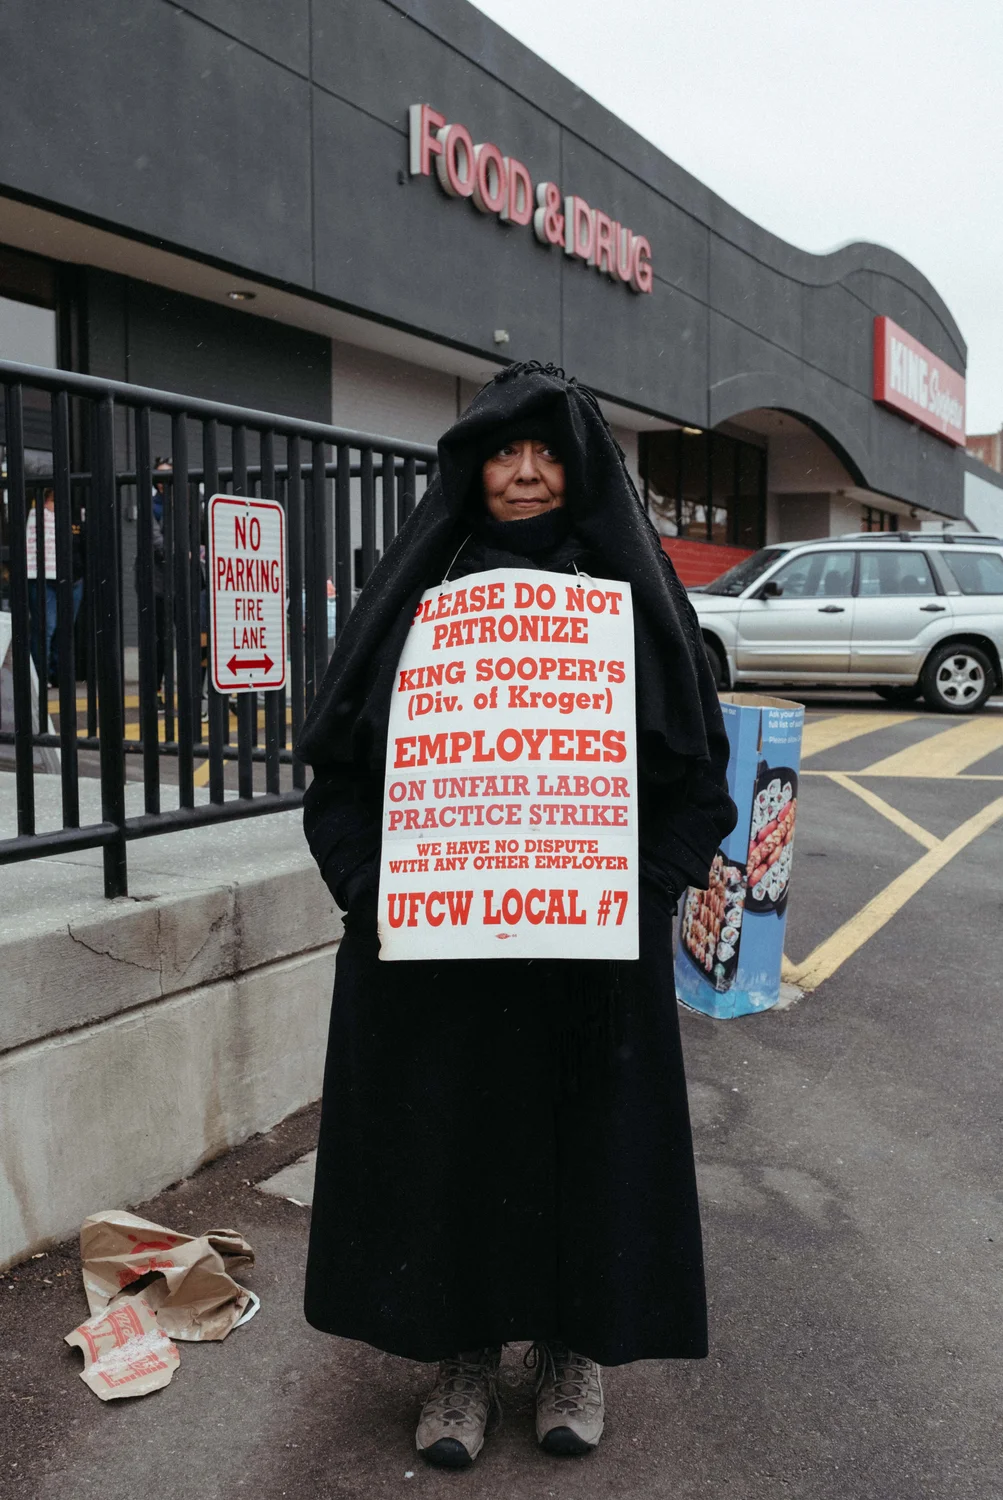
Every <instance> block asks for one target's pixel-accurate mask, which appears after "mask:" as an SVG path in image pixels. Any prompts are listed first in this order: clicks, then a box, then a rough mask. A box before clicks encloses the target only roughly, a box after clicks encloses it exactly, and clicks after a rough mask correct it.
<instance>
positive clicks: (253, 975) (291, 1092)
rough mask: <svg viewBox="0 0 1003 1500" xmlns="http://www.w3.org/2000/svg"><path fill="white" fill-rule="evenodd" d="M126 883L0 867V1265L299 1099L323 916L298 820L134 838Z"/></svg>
mask: <svg viewBox="0 0 1003 1500" xmlns="http://www.w3.org/2000/svg"><path fill="white" fill-rule="evenodd" d="M55 779H56V778H52V780H55ZM12 782H13V778H12V777H11V776H9V775H0V801H2V800H3V799H4V798H8V799H9V796H10V794H11V791H12V788H11V783H12ZM38 785H39V787H40V790H41V792H42V795H43V799H44V796H45V795H46V793H48V792H51V791H53V790H54V791H55V793H56V795H57V796H58V786H57V787H56V788H49V787H48V781H47V779H46V778H42V781H41V782H40V783H38ZM86 790H87V788H86V787H85V791H86ZM42 811H43V813H44V812H45V809H44V808H43V809H42ZM130 890H131V892H132V895H131V897H130V898H129V899H127V900H123V901H114V902H106V901H104V899H103V897H102V895H101V877H100V865H99V862H98V861H95V859H94V858H93V856H90V855H87V854H82V855H78V856H73V857H71V858H69V859H57V860H37V861H33V862H31V863H30V864H28V865H20V866H5V867H2V868H0V971H2V972H3V975H4V980H3V1000H4V1003H3V1006H2V1007H0V1267H3V1266H5V1265H9V1264H12V1263H13V1262H16V1261H18V1260H20V1259H23V1258H24V1257H25V1256H26V1255H28V1254H30V1253H31V1252H32V1251H33V1250H34V1249H36V1248H38V1247H39V1246H40V1245H43V1244H45V1243H46V1241H49V1240H52V1239H57V1238H62V1237H64V1236H66V1235H70V1234H73V1233H74V1232H75V1231H76V1230H77V1229H78V1228H79V1225H80V1222H81V1220H82V1219H83V1218H84V1217H85V1216H86V1215H87V1214H89V1213H93V1212H95V1211H96V1210H97V1209H100V1208H110V1207H116V1206H117V1207H121V1206H124V1205H126V1204H129V1203H135V1202H139V1201H141V1200H142V1199H144V1198H147V1197H149V1196H151V1195H152V1194H153V1193H156V1192H158V1191H159V1190H160V1189H161V1188H163V1187H165V1186H166V1185H168V1184H169V1183H171V1182H174V1181H176V1180H178V1179H179V1178H181V1177H185V1176H187V1175H188V1174H190V1173H191V1172H192V1171H194V1170H195V1168H196V1167H197V1166H199V1165H200V1163H202V1162H204V1161H206V1160H209V1159H210V1158H211V1157H213V1156H215V1155H218V1154H219V1153H220V1152H222V1151H225V1150H227V1149H228V1148H230V1147H231V1146H234V1145H236V1144H238V1143H239V1142H240V1141H243V1140H246V1139H247V1138H248V1136H250V1135H253V1134H254V1133H255V1132H257V1131H261V1130H267V1129H269V1128H270V1127H271V1126H272V1125H274V1124H275V1123H276V1122H277V1121H278V1120H281V1119H282V1118H283V1117H284V1116H285V1115H287V1114H289V1113H291V1112H292V1111H293V1110H296V1109H299V1108H301V1107H302V1106H303V1105H305V1104H307V1103H309V1102H310V1101H311V1100H313V1099H316V1098H317V1097H318V1096H319V1093H320V1088H321V1082H322V1069H323V1060H324V1048H325V1037H326V1030H327V1017H328V1012H329V1008H330V1000H331V986H332V979H333V972H334V962H335V955H336V952H337V945H338V942H339V940H340V934H341V924H340V918H339V916H338V914H337V911H336V908H335V906H334V903H333V901H332V899H331V897H330V895H329V894H328V892H327V890H326V888H325V886H324V885H323V883H322V881H321V879H320V877H319V875H318V874H317V871H316V868H315V866H314V864H313V861H312V860H311V859H310V857H309V855H308V854H307V853H306V851H305V846H304V843H303V838H302V833H301V831H300V816H299V814H298V813H288V814H280V815H278V816H276V817H268V818H258V819H254V820H252V821H251V822H245V823H239V824H230V825H228V827H227V830H226V837H225V838H221V837H220V835H219V831H218V830H214V829H208V828H207V829H201V830H193V831H191V832H188V833H182V834H172V835H170V836H166V837H163V838H158V839H151V840H148V841H146V842H145V844H144V845H143V846H137V845H135V844H134V845H132V846H131V850H130Z"/></svg>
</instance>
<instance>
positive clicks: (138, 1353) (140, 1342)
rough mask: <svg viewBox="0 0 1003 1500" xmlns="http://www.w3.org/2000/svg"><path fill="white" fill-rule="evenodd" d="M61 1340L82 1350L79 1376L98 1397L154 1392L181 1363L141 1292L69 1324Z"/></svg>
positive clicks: (173, 1346) (103, 1399)
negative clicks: (69, 1330)
mask: <svg viewBox="0 0 1003 1500" xmlns="http://www.w3.org/2000/svg"><path fill="white" fill-rule="evenodd" d="M66 1342H67V1343H68V1344H73V1345H75V1346H76V1347H77V1348H78V1349H80V1350H82V1351H83V1356H84V1368H83V1369H82V1370H81V1372H80V1378H81V1380H83V1381H84V1382H85V1383H86V1384H87V1385H89V1386H90V1388H91V1390H92V1391H93V1392H94V1394H95V1396H100V1397H101V1400H102V1401H115V1400H117V1399H118V1398H119V1397H121V1396H146V1395H148V1394H149V1392H150V1391H159V1390H160V1388H161V1386H165V1385H168V1384H169V1383H170V1380H171V1376H172V1375H173V1374H174V1371H175V1370H176V1369H177V1368H178V1365H179V1364H180V1363H181V1356H180V1355H179V1354H178V1348H177V1345H176V1344H173V1343H172V1342H171V1340H170V1339H169V1338H168V1337H167V1335H166V1334H165V1333H164V1332H163V1331H162V1330H161V1329H160V1328H158V1326H157V1315H156V1313H155V1312H154V1310H153V1308H152V1307H151V1306H150V1304H149V1303H148V1302H147V1301H146V1300H145V1298H143V1297H122V1298H121V1299H120V1300H119V1301H117V1302H116V1303H115V1305H114V1307H109V1308H107V1309H106V1310H105V1311H104V1312H100V1313H98V1315H97V1317H94V1318H88V1319H87V1322H86V1323H81V1325H80V1327H79V1328H74V1330H73V1332H72V1333H68V1334H67V1335H66Z"/></svg>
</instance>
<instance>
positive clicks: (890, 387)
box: [874, 317, 965, 448]
mask: <svg viewBox="0 0 1003 1500" xmlns="http://www.w3.org/2000/svg"><path fill="white" fill-rule="evenodd" d="M874 399H875V401H880V403H881V405H882V406H888V407H891V409H892V410H893V411H897V412H898V413H899V414H900V415H901V416H904V417H909V418H910V419H911V420H912V421H913V422H918V423H919V424H920V426H921V427H927V428H929V430H930V431H931V432H935V433H936V434H937V436H938V437H942V438H946V439H947V441H948V442H949V443H956V444H957V446H958V447H959V448H961V447H964V443H965V377H964V376H963V375H959V374H958V372H957V370H952V369H951V366H950V365H949V364H945V362H944V361H943V360H942V359H939V358H938V357H937V355H936V354H933V353H931V351H930V350H929V349H927V348H925V347H924V345H923V344H921V343H920V342H919V340H918V339H914V338H913V336H912V334H911V333H906V331H905V329H904V328H900V327H899V325H898V324H897V323H893V322H892V320H891V318H886V317H877V318H875V319H874Z"/></svg>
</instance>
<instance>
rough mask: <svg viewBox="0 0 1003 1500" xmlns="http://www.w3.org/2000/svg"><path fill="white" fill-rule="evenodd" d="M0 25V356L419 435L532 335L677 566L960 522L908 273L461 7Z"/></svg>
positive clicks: (214, 6)
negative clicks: (621, 452)
mask: <svg viewBox="0 0 1003 1500" xmlns="http://www.w3.org/2000/svg"><path fill="white" fill-rule="evenodd" d="M0 47H2V54H3V56H4V60H5V63H4V87H3V89H2V90H0V358H15V359H22V360H28V361H30V362H35V363H42V364H51V363H53V361H56V362H58V363H59V364H60V365H61V366H63V367H66V368H70V369H76V370H83V371H86V372H89V373H92V374H97V375H105V376H113V377H116V378H119V379H125V380H129V381H132V382H135V383H139V384H144V385H152V386H157V387H161V388H167V389H172V390H180V391H184V392H190V393H193V394H197V395H201V396H208V397H216V398H220V399H225V400H227V401H230V402H236V403H241V404H245V405H250V406H255V407H260V408H265V409H270V410H276V411H283V412H291V413H295V414H296V415H300V416H305V417H311V418H321V419H325V420H326V419H331V420H333V421H335V422H336V423H338V424H340V425H343V426H351V427H355V428H359V429H362V430H365V431H369V432H381V433H386V434H390V435H393V436H398V437H406V438H411V439H420V440H425V441H434V439H435V438H436V437H437V436H438V435H439V433H440V432H441V431H442V430H443V429H444V428H445V427H446V426H447V425H448V424H449V422H451V421H452V419H453V418H454V417H455V416H456V415H457V413H458V411H460V410H461V409H462V407H463V406H464V405H465V404H466V402H467V400H468V399H469V398H470V396H471V395H472V394H473V392H474V390H475V389H476V388H477V386H478V384H480V383H481V382H483V381H484V380H485V379H487V378H489V377H490V375H491V374H492V373H494V371H495V370H496V369H497V368H498V367H499V365H500V364H501V363H503V362H505V361H508V360H522V359H532V358H536V359H540V360H542V361H547V360H553V361H555V362H556V363H558V364H560V365H562V366H564V367H565V368H566V369H567V370H568V372H569V373H573V374H575V375H577V376H578V378H579V379H581V380H582V381H583V382H586V383H587V384H589V385H591V386H593V387H594V388H595V389H596V390H597V391H598V392H599V393H600V394H601V396H602V398H603V400H604V403H605V407H606V410H607V413H608V416H609V419H610V421H611V423H612V424H613V426H614V429H615V431H616V432H617V435H618V437H619V440H620V442H621V444H622V446H623V447H624V449H625V451H626V453H627V456H628V461H629V463H630V465H631V467H632V469H633V471H634V473H635V475H636V477H637V481H638V485H639V488H640V489H641V491H642V493H643V494H644V496H645V499H646V503H647V504H648V506H649V508H650V511H651V514H652V516H653V518H654V519H655V522H656V524H657V525H658V527H659V530H660V531H661V532H662V534H663V536H664V537H665V545H666V549H667V550H668V551H670V553H672V555H674V556H675V557H676V559H677V563H678V565H679V567H680V570H681V571H682V572H683V575H684V577H686V578H687V579H688V580H689V581H692V582H699V581H704V580H705V579H707V578H709V577H713V576H714V575H715V574H716V573H717V572H720V571H721V570H722V568H723V567H725V566H727V565H728V564H729V563H730V562H731V561H732V560H734V559H735V558H736V557H737V556H741V555H742V554H743V553H744V552H745V551H747V550H748V549H750V548H753V547H756V546H758V545H761V544H762V543H763V542H764V541H767V540H775V539H785V538H800V537H807V536H815V535H820V534H821V535H827V534H833V533H839V532H847V531H859V530H865V529H887V528H894V527H896V526H899V525H902V524H906V525H910V524H911V525H912V526H917V525H920V524H923V523H933V524H938V525H939V524H944V523H946V524H953V525H962V526H963V525H965V521H964V515H965V511H964V473H965V470H964V370H965V359H966V350H965V344H964V341H963V339H962V337H961V334H960V332H959V330H958V328H957V325H956V324H955V322H954V319H953V318H952V317H951V314H950V312H949V311H948V309H947V307H946V306H945V304H944V302H943V300H942V299H941V297H940V296H939V295H938V293H937V291H936V290H935V289H934V287H933V286H931V285H930V283H929V282H928V281H927V280H926V278H925V277H924V276H923V275H922V273H921V272H920V271H919V270H917V269H916V268H915V267H913V266H912V265H910V264H909V263H908V262H907V261H905V260H904V259H902V257H901V256H899V255H896V254H894V253H893V252H891V251H889V250H886V249H883V248H880V247H878V246H875V245H869V244H852V245H848V246H845V247H843V248H841V249H839V250H837V251H834V252H833V253H832V254H829V255H824V256H816V255H811V254H808V253H806V252H804V251H801V250H798V249H795V248H794V247H792V246H790V245H788V244H785V243H784V242H782V241H781V240H779V239H777V238H776V237H775V236H773V235H771V234H769V233H768V232H767V231H766V230H764V229H762V228H760V227H759V226H758V225H756V224H754V223H752V222H751V221H750V220H749V219H747V218H745V217H743V216H742V215H741V214H739V213H737V212H736V211H735V210H734V209H732V208H731V207H730V206H729V205H728V204H726V203H724V202H723V201H722V200H721V199H719V198H717V197H716V196H715V195H714V193H713V192H712V191H711V190H710V189H709V188H708V187H706V186H704V185H703V184H701V183H699V182H697V181H696V180H695V179H694V178H693V177H691V176H690V175H689V174H688V173H686V172H685V171H683V170H682V169H681V168H680V167H679V166H677V165H676V164H675V163H674V162H673V161H672V160H670V159H669V158H668V157H666V156H664V155H663V154H662V153H661V152H659V151H657V150H656V149H655V148H654V147H653V146H651V145H650V144H649V143H648V142H646V141H645V140H643V139H642V138H641V137H640V136H638V135H637V134H636V133H635V132H633V131H632V130H631V129H629V128H628V127H627V126H626V125H625V124H623V122H622V121H620V120H618V119H617V118H616V117H615V116H614V115H612V114H611V113H609V112H608V111H607V110H605V109H604V108H602V107H601V106H600V105H598V104H597V103H595V101H593V100H592V99H590V98H589V97H587V96H586V95H584V94H583V93H582V92H581V91H580V90H578V89H577V88H575V87H574V86H573V85H572V84H571V83H569V82H568V81H567V80H566V79H565V78H563V77H562V76H561V75H560V74H559V73H557V72H555V71H554V70H553V69H552V68H551V67H549V66H548V65H547V64H546V63H544V62H543V61H542V60H541V59H540V58H538V57H536V56H535V55H534V54H533V53H531V52H530V51H528V50H527V49H526V48H525V47H523V46H522V45H521V44H520V43H518V42H517V41H515V40H514V39H513V38H512V37H511V36H509V35H508V34H507V33H506V32H504V31H502V30H500V29H499V28H498V27H497V26H496V25H494V23H492V22H491V21H490V20H488V19H487V18H486V17H485V16H484V15H482V14H481V13H480V12H479V11H477V10H476V9H475V8H474V7H473V6H471V5H469V4H466V3H465V0H407V3H404V0H258V3H256V4H254V5H250V6H247V5H242V4H240V3H239V0H95V3H93V4H91V5H88V6H80V5H79V4H76V3H74V0H50V3H49V4H48V5H47V7H46V24H45V36H44V41H43V39H42V37H41V35H40V32H39V27H38V12H37V7H36V6H35V5H33V4H32V3H31V0H7V4H6V5H5V6H4V8H3V13H2V16H0ZM43 48H44V70H43V68H42V62H43V56H42V49H43ZM43 76H44V80H45V84H44V86H40V79H41V78H42V77H43ZM31 423H34V426H31V425H30V430H31V431H32V432H33V433H34V437H33V439H32V441H33V442H34V443H35V444H36V445H37V448H38V451H39V453H40V455H44V452H45V445H46V442H47V436H46V414H45V411H44V410H43V409H39V410H38V411H37V412H36V413H35V414H34V415H33V416H32V414H30V413H29V424H31Z"/></svg>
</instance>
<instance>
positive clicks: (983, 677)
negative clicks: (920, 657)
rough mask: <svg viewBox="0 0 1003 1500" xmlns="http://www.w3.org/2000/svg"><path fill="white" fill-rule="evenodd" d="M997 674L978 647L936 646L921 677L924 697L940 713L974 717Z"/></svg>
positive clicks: (987, 695) (990, 689)
mask: <svg viewBox="0 0 1003 1500" xmlns="http://www.w3.org/2000/svg"><path fill="white" fill-rule="evenodd" d="M995 683H996V673H995V671H994V670H993V667H992V664H991V663H990V661H989V658H988V656H986V654H985V652H984V651H980V650H979V648H978V646H967V645H959V646H938V648H937V650H936V651H931V652H930V655H929V657H928V658H927V662H926V666H925V667H924V668H923V672H922V675H921V677H920V685H921V687H922V690H923V697H924V698H925V699H926V701H927V703H928V704H929V705H930V707H931V708H933V709H936V710H937V711H938V713H942V714H973V713H975V712H976V710H977V709H980V708H981V707H982V705H983V703H985V701H986V699H987V698H988V697H989V694H990V693H991V692H992V690H993V688H994V686H995Z"/></svg>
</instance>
